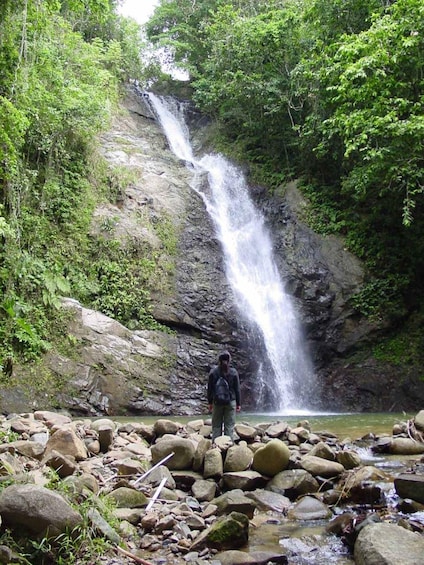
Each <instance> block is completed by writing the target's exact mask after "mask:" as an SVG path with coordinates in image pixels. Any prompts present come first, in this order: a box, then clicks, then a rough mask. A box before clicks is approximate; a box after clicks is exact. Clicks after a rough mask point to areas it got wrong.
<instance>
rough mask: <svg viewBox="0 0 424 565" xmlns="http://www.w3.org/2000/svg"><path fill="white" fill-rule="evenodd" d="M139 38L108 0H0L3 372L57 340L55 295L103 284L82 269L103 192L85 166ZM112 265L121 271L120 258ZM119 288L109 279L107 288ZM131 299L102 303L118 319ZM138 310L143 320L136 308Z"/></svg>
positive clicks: (133, 65) (136, 63)
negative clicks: (118, 304)
mask: <svg viewBox="0 0 424 565" xmlns="http://www.w3.org/2000/svg"><path fill="white" fill-rule="evenodd" d="M141 45H142V41H141V39H140V30H139V27H138V26H137V25H136V23H135V22H134V21H131V20H128V19H126V18H122V17H121V16H118V15H117V14H116V2H115V0H66V1H61V2H59V1H57V0H46V1H43V2H41V1H40V0H28V1H23V0H22V1H20V0H18V1H14V2H12V1H8V0H5V1H4V2H2V3H1V6H0V295H1V296H2V299H1V304H0V366H2V367H3V369H4V370H6V363H9V364H10V363H11V364H12V365H13V362H15V361H30V360H33V359H35V358H37V357H38V356H39V355H40V354H41V353H43V352H45V351H46V350H47V349H48V348H49V342H50V341H51V340H52V339H56V335H57V334H56V332H55V331H53V328H54V327H55V323H56V322H55V320H56V319H57V318H58V316H59V313H58V310H57V307H58V306H59V304H60V299H61V297H62V296H64V295H65V296H66V295H69V294H70V295H74V296H82V297H85V298H87V297H88V296H94V294H95V290H96V289H98V288H101V285H100V287H99V281H98V280H97V279H96V277H95V276H93V275H92V271H91V269H92V267H93V265H92V255H91V254H92V252H93V249H92V247H91V242H90V238H89V226H90V221H91V216H92V212H93V209H94V203H95V202H96V201H98V200H99V199H100V198H101V197H102V196H103V195H105V194H106V193H107V192H108V190H104V185H103V184H102V181H101V179H96V178H95V167H94V172H93V173H92V163H93V158H92V155H93V149H94V147H95V143H96V138H97V135H98V134H99V132H101V131H102V130H104V129H105V127H107V126H108V123H109V120H110V117H111V115H112V112H113V111H114V107H115V104H116V101H117V99H118V95H119V86H120V83H121V81H125V80H127V79H128V77H130V76H131V77H134V76H137V73H139V72H140V69H141V59H140V51H141ZM96 191H97V193H96ZM105 260H106V258H105ZM125 264H127V263H125ZM143 268H144V269H146V267H145V266H144V267H143ZM149 268H150V266H149ZM93 269H94V267H93ZM135 272H136V269H135V268H133V267H131V273H132V274H131V276H130V277H129V280H132V281H133V282H132V287H131V292H130V297H132V298H134V297H135V296H137V297H139V296H140V295H141V296H142V303H143V305H145V304H146V302H147V291H146V289H144V288H143V287H142V286H141V287H140V290H137V292H136V290H135V286H136V285H135V282H134V278H133V277H134V276H135ZM120 275H122V280H126V277H125V272H124V270H123V267H122V268H121V270H120ZM116 276H118V275H116ZM143 284H144V279H143V280H142V281H141V282H140V283H139V285H143ZM117 288H118V282H117V281H115V286H114V291H116V294H118V291H117ZM103 291H104V292H106V288H105V282H104V280H103ZM120 297H121V295H119V296H116V297H115V298H116V300H118V299H119V298H120ZM102 298H103V299H104V300H105V301H106V298H105V297H104V296H103V295H102ZM134 300H135V298H134ZM130 303H131V304H130ZM140 308H141V307H140ZM140 308H138V309H137V308H136V307H135V306H134V304H133V303H132V302H131V300H127V302H126V303H125V304H124V305H123V306H122V308H121V307H120V308H112V306H111V305H110V304H109V305H108V307H107V308H106V310H107V311H108V312H109V311H112V310H113V311H116V310H118V311H119V316H121V317H122V319H123V320H126V316H129V315H130V312H131V315H133V314H134V312H135V313H137V312H138V311H139V310H140ZM142 311H143V316H144V318H146V319H148V321H149V323H151V324H152V323H153V322H152V321H151V320H150V317H149V315H147V314H146V313H145V307H144V306H143V307H142ZM4 378H5V379H6V374H4ZM6 380H7V379H6ZM9 380H10V379H9Z"/></svg>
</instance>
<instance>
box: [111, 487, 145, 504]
mask: <svg viewBox="0 0 424 565" xmlns="http://www.w3.org/2000/svg"><path fill="white" fill-rule="evenodd" d="M106 498H110V499H111V500H113V501H115V504H116V507H117V508H143V507H144V506H146V505H147V498H146V495H145V494H143V493H142V492H140V491H138V490H135V489H133V488H128V487H118V488H117V489H115V490H113V491H112V492H110V493H109V494H107V495H106Z"/></svg>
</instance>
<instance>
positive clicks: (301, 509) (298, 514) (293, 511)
mask: <svg viewBox="0 0 424 565" xmlns="http://www.w3.org/2000/svg"><path fill="white" fill-rule="evenodd" d="M330 516H332V514H331V510H330V509H329V508H328V506H327V505H326V504H324V503H323V502H321V501H320V500H318V499H316V498H315V497H313V496H304V497H303V498H301V499H300V500H299V501H298V502H296V503H295V504H294V506H293V507H292V508H290V510H289V511H288V513H287V517H288V518H290V519H291V520H324V519H326V518H330Z"/></svg>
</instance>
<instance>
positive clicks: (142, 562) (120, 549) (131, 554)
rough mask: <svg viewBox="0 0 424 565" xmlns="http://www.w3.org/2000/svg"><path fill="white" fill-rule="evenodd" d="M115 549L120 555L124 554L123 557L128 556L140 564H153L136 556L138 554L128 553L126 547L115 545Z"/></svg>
mask: <svg viewBox="0 0 424 565" xmlns="http://www.w3.org/2000/svg"><path fill="white" fill-rule="evenodd" d="M115 549H116V551H117V552H118V553H122V555H125V557H129V558H130V559H133V560H134V561H135V562H136V563H140V565H153V563H151V562H150V561H146V560H145V559H142V558H141V557H138V555H134V553H130V552H129V551H127V550H126V549H122V547H119V546H118V545H116V546H115Z"/></svg>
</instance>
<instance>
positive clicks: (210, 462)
mask: <svg viewBox="0 0 424 565" xmlns="http://www.w3.org/2000/svg"><path fill="white" fill-rule="evenodd" d="M223 472H224V464H223V462H222V455H221V450H220V449H218V448H217V447H215V448H213V449H209V451H207V452H206V454H205V463H204V468H203V477H204V478H205V479H220V478H221V477H222V475H223Z"/></svg>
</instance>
